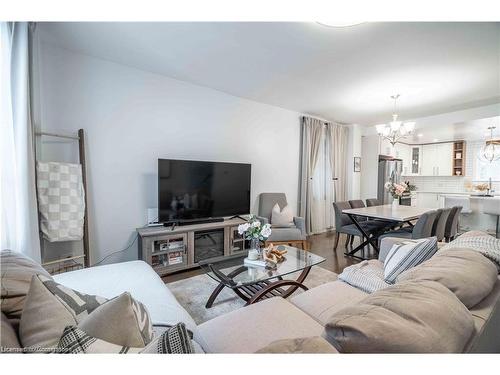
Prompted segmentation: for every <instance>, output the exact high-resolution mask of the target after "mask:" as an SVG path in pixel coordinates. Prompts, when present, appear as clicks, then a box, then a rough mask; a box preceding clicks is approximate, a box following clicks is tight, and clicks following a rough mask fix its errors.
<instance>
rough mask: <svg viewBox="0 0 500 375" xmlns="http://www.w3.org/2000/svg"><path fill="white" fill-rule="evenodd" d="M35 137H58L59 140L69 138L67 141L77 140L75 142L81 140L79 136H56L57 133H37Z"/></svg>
mask: <svg viewBox="0 0 500 375" xmlns="http://www.w3.org/2000/svg"><path fill="white" fill-rule="evenodd" d="M35 135H40V136H41V135H46V136H48V137H58V138H67V139H75V140H77V141H78V140H80V137H78V136H72V135H62V134H56V133H48V132H36V133H35Z"/></svg>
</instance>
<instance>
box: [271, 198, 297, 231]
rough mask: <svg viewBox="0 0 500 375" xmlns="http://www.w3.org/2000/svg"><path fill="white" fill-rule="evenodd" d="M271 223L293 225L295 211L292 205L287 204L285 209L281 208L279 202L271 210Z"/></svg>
mask: <svg viewBox="0 0 500 375" xmlns="http://www.w3.org/2000/svg"><path fill="white" fill-rule="evenodd" d="M271 225H273V226H278V227H279V226H284V227H289V226H291V225H293V212H292V209H291V208H290V206H288V205H286V206H285V207H283V209H280V206H279V204H278V203H276V204H275V205H274V207H273V210H272V212H271Z"/></svg>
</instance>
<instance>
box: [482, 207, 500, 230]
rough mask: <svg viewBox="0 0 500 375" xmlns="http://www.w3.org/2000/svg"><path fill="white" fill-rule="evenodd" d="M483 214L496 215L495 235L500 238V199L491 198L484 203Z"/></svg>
mask: <svg viewBox="0 0 500 375" xmlns="http://www.w3.org/2000/svg"><path fill="white" fill-rule="evenodd" d="M483 214H487V215H493V216H496V226H495V236H496V238H500V199H498V198H494V199H490V200H488V203H487V204H483Z"/></svg>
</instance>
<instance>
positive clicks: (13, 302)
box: [0, 250, 50, 323]
mask: <svg viewBox="0 0 500 375" xmlns="http://www.w3.org/2000/svg"><path fill="white" fill-rule="evenodd" d="M0 272H1V277H2V280H1V283H0V284H1V287H2V300H1V301H2V302H1V304H2V312H3V313H4V314H5V315H6V316H7V318H9V320H10V321H11V322H14V323H16V322H17V323H19V320H20V319H21V313H22V311H23V306H24V300H25V298H26V295H27V294H28V291H29V288H30V283H31V278H32V277H33V275H44V276H45V277H48V278H50V275H49V274H48V272H47V271H46V270H44V269H43V267H42V266H41V265H39V264H38V263H36V262H35V261H33V260H31V259H30V258H28V257H26V256H24V255H22V254H21V253H17V252H15V251H11V250H2V251H1V252H0Z"/></svg>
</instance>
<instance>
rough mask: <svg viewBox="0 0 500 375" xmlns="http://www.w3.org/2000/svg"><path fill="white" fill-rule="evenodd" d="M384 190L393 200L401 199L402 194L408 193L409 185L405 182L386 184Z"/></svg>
mask: <svg viewBox="0 0 500 375" xmlns="http://www.w3.org/2000/svg"><path fill="white" fill-rule="evenodd" d="M385 189H386V190H388V191H389V193H391V195H392V197H393V198H394V199H398V198H401V197H402V196H403V194H404V193H406V192H408V191H410V190H409V184H407V183H406V182H401V183H396V182H386V183H385Z"/></svg>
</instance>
